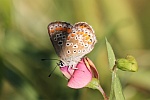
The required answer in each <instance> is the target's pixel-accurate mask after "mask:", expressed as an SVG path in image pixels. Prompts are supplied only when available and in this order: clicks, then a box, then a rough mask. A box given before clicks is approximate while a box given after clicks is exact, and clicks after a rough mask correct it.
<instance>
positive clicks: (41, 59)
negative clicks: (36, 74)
mask: <svg viewBox="0 0 150 100" xmlns="http://www.w3.org/2000/svg"><path fill="white" fill-rule="evenodd" d="M41 60H42V61H45V60H58V59H46V58H43V59H41ZM58 61H59V60H58Z"/></svg>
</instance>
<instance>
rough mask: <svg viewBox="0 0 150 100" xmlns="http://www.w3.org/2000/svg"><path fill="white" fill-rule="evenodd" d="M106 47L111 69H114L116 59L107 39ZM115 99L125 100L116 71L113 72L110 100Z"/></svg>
mask: <svg viewBox="0 0 150 100" xmlns="http://www.w3.org/2000/svg"><path fill="white" fill-rule="evenodd" d="M106 47H107V53H108V62H109V67H110V68H111V69H113V67H114V66H115V61H116V59H115V55H114V52H113V49H112V47H111V45H110V43H109V42H108V41H107V39H106ZM114 97H115V98H116V100H125V98H124V95H123V92H122V87H121V84H120V80H119V77H118V75H117V73H116V70H113V72H112V83H111V90H110V95H109V100H113V98H114Z"/></svg>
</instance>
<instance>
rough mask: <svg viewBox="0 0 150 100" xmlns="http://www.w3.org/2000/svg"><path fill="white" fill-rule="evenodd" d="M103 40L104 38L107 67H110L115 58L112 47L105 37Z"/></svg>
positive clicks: (113, 63) (112, 65)
mask: <svg viewBox="0 0 150 100" xmlns="http://www.w3.org/2000/svg"><path fill="white" fill-rule="evenodd" d="M105 40H106V47H107V54H108V62H109V67H110V69H112V68H113V67H114V65H115V61H116V59H115V55H114V52H113V49H112V47H111V45H110V43H109V42H108V41H107V38H105Z"/></svg>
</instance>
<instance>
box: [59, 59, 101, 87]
mask: <svg viewBox="0 0 150 100" xmlns="http://www.w3.org/2000/svg"><path fill="white" fill-rule="evenodd" d="M76 67H77V68H78V69H72V68H70V69H68V66H65V67H60V70H61V72H62V73H63V75H64V76H65V77H66V78H67V79H68V85H67V86H68V87H70V88H74V89H79V88H83V87H85V86H86V85H87V84H88V83H89V82H90V81H91V80H92V78H97V79H98V78H99V74H98V71H97V69H96V67H95V66H94V64H93V62H92V61H91V60H90V59H89V58H87V57H84V58H82V59H81V61H80V62H79V63H78V64H77V66H76Z"/></svg>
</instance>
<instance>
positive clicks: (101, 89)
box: [98, 84, 109, 100]
mask: <svg viewBox="0 0 150 100" xmlns="http://www.w3.org/2000/svg"><path fill="white" fill-rule="evenodd" d="M98 90H99V91H100V92H101V94H102V95H103V98H104V100H109V99H108V97H107V95H106V93H105V92H104V90H103V88H102V87H101V85H100V84H99V86H98Z"/></svg>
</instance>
